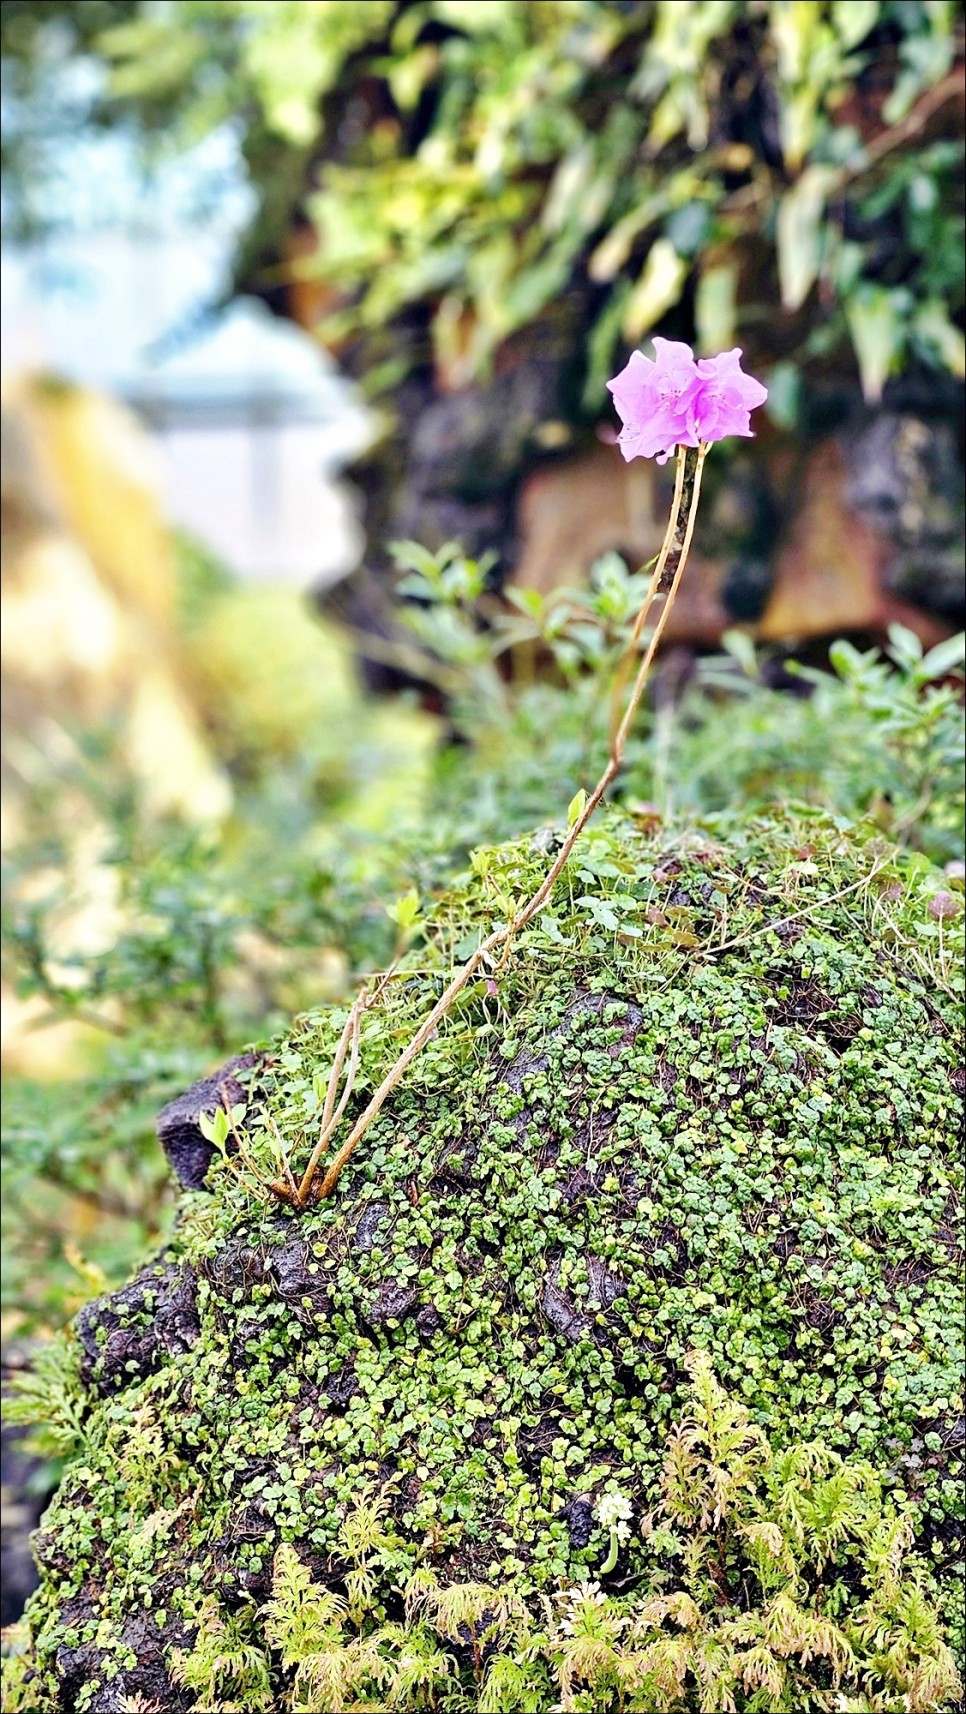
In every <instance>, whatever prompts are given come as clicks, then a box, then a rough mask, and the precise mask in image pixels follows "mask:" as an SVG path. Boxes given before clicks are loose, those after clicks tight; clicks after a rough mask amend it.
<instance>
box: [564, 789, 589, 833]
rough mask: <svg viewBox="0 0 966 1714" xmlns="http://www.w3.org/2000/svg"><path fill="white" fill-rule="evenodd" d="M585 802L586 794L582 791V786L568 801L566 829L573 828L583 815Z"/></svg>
mask: <svg viewBox="0 0 966 1714" xmlns="http://www.w3.org/2000/svg"><path fill="white" fill-rule="evenodd" d="M586 802H587V793H586V792H585V791H584V788H583V786H581V788H580V790H579V792H575V793H574V795H573V797H572V798H571V800H570V803H569V804H568V806H567V826H568V827H573V826H574V825H575V823H576V822H578V821H579V820H580V817H581V816H582V815H583V813H584V806H585V804H586Z"/></svg>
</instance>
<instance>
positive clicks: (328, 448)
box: [0, 67, 368, 585]
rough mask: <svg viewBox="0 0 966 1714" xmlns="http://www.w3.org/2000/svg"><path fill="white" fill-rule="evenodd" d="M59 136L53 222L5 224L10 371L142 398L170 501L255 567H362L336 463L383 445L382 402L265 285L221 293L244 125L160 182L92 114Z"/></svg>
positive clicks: (1, 296) (238, 203)
mask: <svg viewBox="0 0 966 1714" xmlns="http://www.w3.org/2000/svg"><path fill="white" fill-rule="evenodd" d="M81 70H82V68H81ZM76 73H77V68H76V67H73V68H71V71H70V75H71V76H72V77H73V76H75V75H76ZM81 81H82V80H81ZM79 110H80V111H81V112H82V110H83V102H81V103H80V104H79ZM6 117H9V116H6ZM51 132H52V136H53V135H54V134H55V128H54V127H52V128H51ZM45 147H46V148H47V150H48V158H49V160H50V164H51V166H52V168H53V171H52V173H51V175H50V178H49V179H48V181H47V182H48V183H49V184H50V186H51V188H50V189H49V190H48V192H47V193H46V194H47V198H48V202H47V206H46V207H45V208H43V209H41V210H39V211H36V212H37V213H38V214H39V215H40V217H41V219H42V222H43V225H44V227H45V232H44V236H43V237H42V238H38V239H35V240H33V241H31V242H29V243H24V242H15V241H13V240H12V239H11V238H10V236H9V232H7V231H5V233H4V240H3V246H2V258H0V268H2V293H0V305H2V307H0V336H2V363H3V369H4V371H5V372H17V371H22V370H24V369H34V370H36V369H42V370H46V371H53V372H56V373H58V374H60V375H62V376H64V377H66V378H68V379H72V380H76V381H80V382H84V383H87V384H89V385H93V386H96V387H100V388H104V389H106V390H108V391H110V392H112V393H113V394H115V395H116V396H119V397H121V398H123V399H126V400H127V401H128V402H129V403H131V404H132V405H133V406H134V408H135V409H137V410H138V411H139V413H140V414H141V415H142V417H143V418H144V420H145V421H147V422H148V423H149V424H150V426H151V428H152V430H153V432H154V433H155V436H156V440H157V444H158V449H159V453H160V458H159V468H160V470H161V473H162V474H161V483H162V490H163V499H164V504H165V507H166V509H167V512H168V514H169V516H170V517H171V518H172V519H173V521H175V522H176V523H179V524H182V525H184V526H185V527H187V528H189V529H191V530H192V531H193V532H194V533H195V534H197V535H198V536H199V537H201V538H202V539H203V540H204V541H206V542H207V543H208V544H209V545H210V546H211V547H213V548H214V549H215V550H216V551H217V552H219V554H220V555H221V556H222V557H223V558H224V559H225V560H226V561H227V563H228V564H229V565H230V566H231V568H232V569H233V570H235V571H237V572H238V573H240V574H241V575H242V576H245V577H248V578H257V579H283V580H286V581H290V582H294V583H297V584H303V585H308V584H310V583H313V582H318V581H324V580H327V579H330V578H332V577H334V576H338V575H339V574H340V573H341V572H343V571H345V570H347V569H349V567H350V566H351V565H352V564H353V563H354V562H355V560H356V558H357V555H358V551H359V545H360V544H359V532H358V527H357V525H356V523H355V517H354V511H353V507H352V504H351V499H350V497H349V496H348V495H347V494H346V493H345V492H344V491H343V489H342V488H341V487H340V486H339V485H338V484H337V483H336V482H335V481H334V480H333V473H334V472H336V471H337V470H338V468H339V466H340V465H341V464H343V463H344V462H345V461H346V459H347V458H349V457H351V456H352V454H353V453H354V452H355V451H357V450H359V449H361V447H362V446H363V445H364V444H365V440H366V437H367V432H368V428H367V419H366V415H365V412H364V411H363V409H362V407H361V406H360V405H359V404H358V403H357V401H356V399H355V396H354V394H353V392H352V389H351V388H350V387H349V385H348V384H347V383H346V382H345V381H344V380H343V379H342V378H341V377H339V376H338V375H337V374H336V373H335V372H334V370H333V367H332V364H331V362H330V360H329V359H328V358H327V357H326V355H325V353H324V352H323V351H322V350H321V348H320V347H318V346H317V345H315V343H314V342H313V341H312V340H311V339H309V338H308V337H307V336H306V335H305V334H303V333H301V332H300V331H299V330H298V329H297V328H295V327H294V326H291V325H290V324H287V323H283V322H279V321H278V320H276V319H275V318H274V317H272V316H271V315H270V314H269V312H268V311H267V310H265V309H264V307H263V306H262V305H261V304H260V303H259V302H257V300H254V299H238V300H236V301H235V302H233V303H231V304H229V305H228V306H227V307H226V308H224V309H221V310H217V311H214V312H213V311H212V308H211V306H213V305H215V304H217V302H218V300H219V297H220V296H221V295H222V294H223V291H224V287H225V282H226V278H227V269H228V263H229V258H230V256H231V253H232V250H233V247H234V243H235V240H236V236H237V234H238V231H239V229H240V227H241V226H242V225H243V224H244V222H245V220H246V218H247V217H248V214H249V212H250V208H251V199H250V196H249V193H248V189H247V185H246V182H245V175H244V166H243V162H242V160H241V156H240V153H239V149H238V144H237V139H236V137H235V135H234V133H233V131H232V130H231V129H230V128H224V129H223V130H221V131H219V132H218V133H216V134H214V135H213V136H211V137H209V138H207V139H206V141H205V143H204V144H203V145H201V146H200V147H199V148H196V149H195V150H193V151H192V152H191V153H190V154H188V155H186V156H185V155H182V156H179V157H175V156H172V158H171V159H169V160H167V161H166V162H164V163H163V164H158V165H157V166H156V167H155V169H154V171H153V172H152V174H151V176H150V178H149V179H146V177H145V174H144V172H143V170H142V169H141V166H140V165H139V160H138V156H137V152H136V149H135V146H134V144H133V142H132V141H130V140H128V139H127V138H125V137H124V136H123V135H118V134H117V133H111V134H103V133H101V134H96V133H94V132H93V131H91V130H90V128H88V127H86V126H85V125H84V124H83V122H82V120H81V121H79V122H78V125H77V128H76V130H75V131H73V132H71V131H70V130H68V131H66V132H64V133H63V134H61V135H58V136H57V137H56V140H55V141H47V142H46V143H45ZM51 151H52V153H51Z"/></svg>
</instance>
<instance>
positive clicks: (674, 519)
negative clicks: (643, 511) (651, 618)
mask: <svg viewBox="0 0 966 1714" xmlns="http://www.w3.org/2000/svg"><path fill="white" fill-rule="evenodd" d="M687 459H688V449H687V447H686V446H679V447H678V456H677V464H676V466H675V471H674V495H673V497H672V500H671V510H670V512H669V514H668V521H667V529H666V530H665V532H664V540H663V542H662V543H661V551H660V553H659V554H658V556H657V561H656V563H655V566H654V570H653V572H652V573H651V581H650V583H649V584H648V586H647V589H646V590H645V592H644V599H643V601H642V602H641V605H640V608H639V609H638V614H637V618H636V619H635V621H634V629H633V631H632V632H631V634H630V638H629V639H628V644H627V649H626V651H625V653H624V656H623V659H622V660H621V661H620V662H619V664H618V668H617V678H616V680H615V683H614V689H613V693H612V695H611V708H612V710H615V711H616V709H617V708H618V707H619V705H620V697H621V693H622V691H623V689H624V686H625V684H626V682H627V674H628V669H629V667H630V663H631V661H632V659H633V656H634V651H635V649H636V647H637V644H638V642H639V641H640V636H641V632H642V631H643V629H644V626H645V625H646V623H647V617H648V614H649V613H650V611H651V608H652V607H653V605H654V600H655V597H656V595H657V593H658V591H659V589H660V587H661V579H662V577H663V576H664V571H665V567H666V566H667V561H668V554H669V553H670V552H671V549H672V547H673V546H674V538H675V536H676V535H677V532H678V519H679V518H680V516H681V496H682V494H683V492H684V472H685V468H686V466H687ZM616 725H617V721H616V716H615V715H614V714H612V716H611V731H610V736H611V739H612V740H613V737H614V731H615V728H616Z"/></svg>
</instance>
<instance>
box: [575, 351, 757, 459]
mask: <svg viewBox="0 0 966 1714" xmlns="http://www.w3.org/2000/svg"><path fill="white" fill-rule="evenodd" d="M654 352H655V357H654V361H653V363H652V362H651V361H650V359H649V358H647V357H645V356H644V355H643V354H642V353H641V352H640V351H634V352H632V353H631V357H630V361H629V362H628V364H627V365H626V367H625V368H624V369H622V370H621V372H620V374H619V375H616V376H615V377H614V379H613V381H608V383H607V385H608V387H609V388H610V391H611V393H612V394H613V397H614V404H615V406H616V408H617V413H618V415H619V417H620V419H621V422H622V423H623V428H622V429H621V432H620V434H619V436H618V442H619V445H620V449H621V451H622V453H623V454H624V457H625V458H626V459H628V460H630V459H632V458H656V459H657V461H658V463H659V464H664V463H665V462H666V460H667V459H668V458H669V457H670V455H671V453H672V452H673V451H674V449H675V447H677V446H697V445H698V443H699V442H701V441H703V442H710V441H715V440H724V439H725V437H726V436H727V435H732V434H737V435H750V434H751V424H750V413H751V412H752V411H753V410H755V408H756V407H757V406H758V405H761V404H764V402H765V400H766V399H767V397H768V392H767V389H766V388H765V387H763V386H762V384H761V382H760V381H755V380H753V379H752V377H751V376H750V375H743V374H742V372H741V352H740V351H739V350H735V351H723V352H721V354H720V355H719V356H718V357H702V358H701V360H700V362H698V363H695V361H694V353H693V351H692V350H691V347H690V345H684V344H682V343H681V342H680V341H679V340H675V339H660V338H658V339H655V340H654Z"/></svg>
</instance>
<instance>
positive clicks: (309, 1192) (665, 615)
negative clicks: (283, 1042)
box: [293, 443, 708, 1208]
mask: <svg viewBox="0 0 966 1714" xmlns="http://www.w3.org/2000/svg"><path fill="white" fill-rule="evenodd" d="M707 454H708V447H707V445H706V444H704V443H702V445H701V446H699V447H698V453H697V458H696V460H695V467H694V482H693V486H692V491H691V502H690V505H689V507H688V517H687V525H686V527H685V532H684V540H683V543H682V545H681V552H680V555H679V557H678V562H677V565H676V567H675V571H674V577H673V579H672V582H671V587H670V589H669V590H668V592H667V599H666V600H665V603H664V606H663V608H662V609H661V613H660V615H659V617H658V621H657V624H656V625H655V627H654V630H653V633H652V635H651V638H650V641H649V643H648V646H647V649H646V650H645V652H644V655H643V658H642V660H641V664H640V666H639V667H638V670H637V674H636V676H635V679H634V685H633V688H632V690H631V694H630V697H629V698H628V702H627V707H626V709H625V711H624V717H623V719H622V720H621V723H620V725H619V726H618V728H617V731H616V733H615V734H614V737H613V739H612V742H611V747H610V755H609V757H608V760H607V766H606V767H605V769H604V771H603V773H602V774H601V777H600V779H599V780H598V781H597V784H596V785H595V787H594V789H593V791H592V792H591V794H590V796H589V797H588V798H587V800H586V802H585V803H584V805H583V807H582V809H581V811H580V813H579V815H578V816H577V817H576V818H575V820H574V822H573V824H572V826H571V827H569V828H568V830H567V833H566V836H565V838H564V840H563V843H562V844H561V847H560V850H559V851H558V853H557V855H556V857H555V858H554V861H553V863H552V864H551V866H550V868H549V869H548V871H547V873H546V875H545V876H544V878H543V880H542V881H541V883H540V885H539V887H538V888H537V890H536V892H535V893H534V894H533V895H532V897H531V898H529V899H528V900H527V901H526V903H525V904H524V905H523V906H522V907H521V909H520V910H519V911H518V912H517V914H516V916H515V917H514V918H513V920H512V921H511V922H508V923H501V925H500V927H499V928H495V929H494V930H493V931H492V933H491V934H488V935H487V937H486V939H485V940H484V941H482V942H481V944H480V945H479V946H478V947H477V949H476V951H475V952H474V953H473V955H472V957H470V958H468V959H467V961H466V963H465V964H464V965H462V966H461V968H460V969H459V970H458V971H457V972H456V975H455V976H454V977H453V979H452V981H451V982H450V983H449V984H448V986H447V987H446V989H445V990H444V992H443V993H442V994H441V995H440V997H439V999H438V1000H437V1002H436V1004H435V1006H433V1008H432V1010H431V1011H430V1012H428V1013H427V1015H426V1017H425V1018H424V1019H423V1021H422V1023H421V1024H420V1026H419V1028H418V1029H417V1030H416V1032H415V1034H414V1035H413V1036H411V1037H410V1040H409V1041H408V1042H407V1044H406V1046H405V1047H404V1048H403V1051H402V1053H401V1054H400V1055H399V1057H398V1059H397V1060H396V1061H395V1063H394V1065H393V1066H392V1067H391V1068H390V1070H389V1071H388V1072H387V1073H386V1075H385V1077H384V1078H383V1080H382V1082H381V1083H380V1085H379V1087H378V1089H377V1090H376V1091H375V1093H374V1094H373V1095H372V1097H371V1099H370V1100H369V1102H368V1104H367V1105H366V1107H365V1108H364V1110H363V1111H362V1113H360V1115H359V1117H358V1119H357V1120H356V1122H355V1124H354V1125H353V1127H352V1129H351V1131H350V1132H349V1135H348V1136H347V1138H346V1140H345V1142H344V1143H343V1144H342V1147H341V1148H340V1149H339V1150H338V1152H337V1153H336V1154H335V1155H334V1156H333V1158H332V1160H331V1162H330V1163H329V1166H328V1168H327V1170H326V1172H325V1175H324V1177H323V1179H322V1182H321V1184H319V1185H318V1186H316V1185H315V1183H314V1180H315V1175H316V1170H317V1167H318V1165H319V1161H320V1159H321V1156H322V1154H323V1153H324V1151H325V1149H326V1147H327V1146H328V1143H329V1140H330V1138H331V1134H332V1131H333V1130H334V1128H335V1125H336V1123H337V1122H338V1118H339V1117H341V1114H342V1112H343V1111H344V1109H345V1104H346V1101H347V1100H348V1094H347V1093H346V1091H345V1090H344V1091H343V1097H342V1100H341V1102H340V1103H339V1109H338V1114H337V1115H336V1113H335V1112H334V1110H333V1109H334V1098H333V1101H332V1104H331V1106H330V1101H329V1097H328V1096H327V1098H326V1111H328V1112H330V1113H331V1114H332V1117H331V1121H330V1123H329V1125H328V1126H327V1127H325V1128H324V1130H323V1134H322V1136H321V1137H320V1138H319V1141H318V1142H317V1143H316V1146H315V1149H314V1150H313V1153H312V1158H311V1160H310V1161H309V1164H308V1166H307V1167H306V1170H305V1172H304V1174H303V1176H302V1180H301V1183H300V1184H299V1188H298V1195H297V1197H296V1198H294V1199H293V1200H294V1201H295V1202H296V1206H297V1207H299V1208H304V1207H306V1206H307V1204H308V1203H309V1202H310V1201H313V1200H322V1199H323V1198H324V1197H326V1196H330V1195H331V1194H332V1191H333V1190H334V1189H335V1186H336V1184H337V1182H338V1179H339V1175H340V1174H341V1172H342V1169H343V1167H344V1166H345V1165H346V1163H347V1161H349V1160H350V1159H351V1157H352V1155H353V1154H354V1153H355V1151H356V1149H357V1148H358V1146H359V1143H360V1142H361V1141H362V1138H363V1137H364V1136H365V1133H366V1131H367V1130H368V1129H369V1126H370V1125H371V1124H372V1122H373V1120H374V1119H375V1118H376V1116H377V1115H378V1113H379V1112H380V1111H381V1109H382V1107H383V1106H384V1105H385V1103H386V1101H387V1100H388V1099H389V1096H390V1095H391V1094H392V1092H393V1090H394V1089H395V1088H396V1086H397V1084H398V1083H399V1081H400V1079H401V1078H402V1077H403V1076H404V1074H405V1072H406V1069H407V1067H408V1066H409V1065H410V1064H411V1062H412V1060H414V1059H415V1057H416V1055H417V1054H418V1053H419V1052H420V1051H421V1049H422V1048H424V1047H425V1045H426V1043H427V1042H428V1041H429V1040H430V1039H431V1037H432V1036H434V1035H435V1033H436V1030H437V1029H438V1027H439V1025H440V1024H441V1023H442V1021H443V1019H444V1018H445V1017H446V1015H447V1013H448V1012H449V1010H450V1008H451V1006H452V1005H453V1002H454V1000H455V999H456V998H457V996H458V995H459V994H460V993H461V992H462V990H463V989H464V988H465V987H466V984H467V983H468V982H469V981H470V980H471V979H472V978H473V976H475V974H476V972H477V970H479V969H480V967H481V965H484V964H492V955H493V953H494V952H496V950H497V949H498V948H501V947H502V948H504V949H506V948H507V947H508V945H509V943H510V941H512V940H513V938H514V936H515V935H516V934H518V933H519V931H520V929H522V928H524V927H525V926H526V924H527V923H528V922H531V921H532V920H533V918H534V917H535V916H536V915H537V914H538V912H539V911H541V910H542V909H543V907H544V905H545V904H546V903H547V900H548V899H549V897H550V895H551V893H552V892H553V888H554V885H555V883H556V881H557V880H558V878H559V876H560V874H561V871H562V870H563V868H564V865H565V864H566V862H567V859H568V857H569V856H570V853H571V852H572V850H573V848H574V846H575V845H576V843H577V840H578V839H579V838H580V835H581V833H582V832H583V830H584V828H585V827H586V826H587V823H588V821H589V820H590V818H591V816H592V815H593V813H594V811H595V809H596V808H597V806H598V804H599V803H600V801H601V799H602V798H603V796H604V793H605V792H606V791H607V788H608V786H610V785H611V784H612V782H613V781H614V779H615V777H616V775H617V774H618V772H619V771H620V767H621V763H622V761H623V759H624V747H625V745H626V743H627V737H628V733H629V732H630V729H631V726H632V725H633V722H634V717H635V715H636V713H637V710H638V707H639V706H640V701H641V697H642V696H643V694H644V687H645V685H646V684H647V678H648V674H649V672H650V670H651V665H652V663H653V661H654V657H655V655H656V654H657V650H658V647H659V645H660V642H661V638H662V636H663V635H664V631H665V628H666V626H667V622H668V619H669V617H670V614H671V608H672V606H673V604H674V599H675V596H676V595H677V592H678V589H679V588H680V585H681V579H682V577H683V576H684V569H685V566H686V565H687V560H688V554H689V553H690V551H691V542H692V540H693V538H694V526H695V522H696V519H697V513H698V502H699V500H700V498H701V475H702V471H703V469H704V461H705V459H706V457H707ZM685 459H686V452H685V451H684V449H682V453H681V454H680V455H679V459H678V471H677V480H676V482H675V502H674V503H673V504H672V519H671V520H670V522H669V525H668V530H667V533H666V535H665V544H664V546H663V547H662V550H661V555H660V556H659V560H658V566H657V567H656V568H655V574H654V577H652V579H651V584H652V586H653V589H652V588H651V587H649V589H648V591H647V593H646V594H645V597H644V609H643V610H644V611H645V612H646V608H647V606H649V605H650V603H651V602H652V601H653V598H654V594H656V592H657V584H658V582H659V581H660V576H661V575H663V572H664V569H665V565H666V563H667V559H668V556H669V554H670V552H671V547H672V544H673V541H674V536H675V534H676V531H677V513H678V512H679V511H680V503H681V494H682V492H683V485H684V465H685ZM643 622H644V621H643V618H642V619H640V623H639V624H638V625H636V626H635V630H634V636H635V638H636V637H638V636H639V635H640V631H641V629H642V627H643ZM375 997H376V996H375V995H374V996H372V998H373V999H374V998H375ZM362 999H363V996H360V1000H362ZM368 1004H371V1000H368V999H367V1000H365V1002H364V1004H363V1005H360V1004H359V1001H357V1002H356V1008H358V1018H359V1020H360V1021H361V1014H362V1011H363V1010H364V1009H365V1005H368ZM356 1008H353V1010H354V1011H355V1010H356ZM353 1028H354V1026H352V1028H350V1027H349V1026H348V1025H347V1029H346V1030H343V1034H342V1039H341V1041H340V1044H339V1049H338V1050H337V1053H336V1060H337V1061H338V1062H339V1070H341V1064H342V1062H344V1059H345V1054H346V1051H347V1044H348V1042H349V1040H350V1037H351V1034H352V1029H353ZM347 1031H348V1033H347ZM340 1051H341V1055H342V1060H341V1061H340V1060H339V1052H340ZM352 1069H353V1070H354V1067H353V1068H352ZM335 1073H336V1067H335V1066H333V1080H334V1081H337V1077H336V1076H335ZM346 1083H347V1086H351V1079H350V1078H349V1077H347V1079H346ZM330 1092H331V1085H330Z"/></svg>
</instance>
